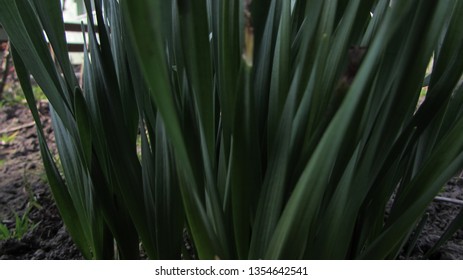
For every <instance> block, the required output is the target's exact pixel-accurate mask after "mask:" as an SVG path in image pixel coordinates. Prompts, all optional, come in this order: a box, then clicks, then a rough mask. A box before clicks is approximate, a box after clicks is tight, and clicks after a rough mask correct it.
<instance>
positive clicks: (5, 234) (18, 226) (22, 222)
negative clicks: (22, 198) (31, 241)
mask: <svg viewBox="0 0 463 280" xmlns="http://www.w3.org/2000/svg"><path fill="white" fill-rule="evenodd" d="M31 210H32V207H28V208H27V209H26V211H25V212H24V214H23V215H22V216H20V215H18V213H14V220H15V223H14V225H15V226H14V229H13V230H10V229H9V228H8V227H7V226H6V225H5V224H3V223H0V240H6V239H21V238H23V236H24V235H25V234H26V233H27V232H29V231H32V230H34V229H35V228H36V227H37V226H38V225H39V224H40V222H39V223H31V221H30V220H29V213H30V211H31Z"/></svg>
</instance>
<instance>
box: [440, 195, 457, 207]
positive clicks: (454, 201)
mask: <svg viewBox="0 0 463 280" xmlns="http://www.w3.org/2000/svg"><path fill="white" fill-rule="evenodd" d="M434 200H435V201H442V202H449V203H453V204H458V205H461V206H463V200H459V199H454V198H448V197H442V196H436V197H435V198H434Z"/></svg>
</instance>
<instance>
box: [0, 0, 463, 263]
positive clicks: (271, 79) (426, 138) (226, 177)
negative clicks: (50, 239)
mask: <svg viewBox="0 0 463 280" xmlns="http://www.w3.org/2000/svg"><path fill="white" fill-rule="evenodd" d="M36 2H37V3H36ZM86 4H87V7H91V6H93V7H94V8H95V15H96V18H95V19H93V18H92V17H90V18H89V26H90V28H89V40H88V43H89V46H88V50H86V53H85V77H84V85H83V87H82V89H81V88H80V86H79V85H78V84H77V79H75V77H74V75H73V73H72V71H70V69H69V68H70V66H69V65H70V63H69V61H68V59H67V53H66V50H65V36H64V29H63V28H62V18H61V16H60V14H59V2H58V1H47V2H46V3H40V4H39V3H38V1H26V0H16V1H0V5H1V6H2V11H1V12H0V21H1V22H2V25H3V26H4V27H5V29H6V30H7V31H8V32H9V33H10V39H11V42H12V44H13V46H14V49H15V60H16V63H17V65H18V66H17V67H18V70H19V71H18V74H19V75H20V77H21V81H22V85H23V87H24V88H25V92H26V93H27V95H28V102H29V105H30V106H31V109H32V111H33V112H35V113H34V115H36V114H37V112H36V111H35V110H34V101H33V99H32V95H31V93H30V91H28V90H27V88H28V76H27V75H28V74H27V71H26V70H25V69H28V70H29V71H30V73H31V74H32V75H33V76H34V77H35V79H36V81H37V82H38V84H39V85H40V86H41V87H42V88H43V89H44V91H45V93H46V94H47V96H48V98H49V100H50V104H51V105H52V107H53V109H54V110H53V120H54V129H55V134H56V135H57V137H56V138H57V144H58V150H59V155H60V160H61V163H62V167H63V170H64V174H60V173H59V171H58V168H57V167H56V164H55V162H54V161H53V157H52V155H51V153H50V152H49V150H48V148H47V146H46V143H45V142H43V140H41V148H42V154H43V157H44V162H45V165H46V167H47V174H48V176H49V177H50V178H51V179H50V182H51V185H52V190H53V193H54V195H55V198H56V200H57V203H58V206H59V208H60V211H61V213H62V216H63V219H64V220H65V223H66V224H67V225H68V228H69V231H70V233H71V235H72V236H73V238H74V240H75V241H76V243H77V244H78V246H79V248H81V250H82V251H83V253H84V256H85V257H87V258H112V257H114V251H113V240H115V242H116V244H117V247H118V252H117V254H118V257H120V258H136V257H137V256H138V254H139V251H138V250H139V249H138V243H139V241H141V242H142V244H143V247H144V249H145V251H146V252H147V253H148V255H149V257H151V258H170V259H172V258H179V257H180V254H181V246H182V233H183V229H184V228H186V229H187V231H188V233H189V235H190V236H191V238H192V241H193V244H194V247H195V249H196V251H197V253H198V256H199V258H203V259H212V258H221V259H229V258H230V259H234V258H239V259H247V258H251V259H257V258H268V259H274V258H275V259H281V258H290V259H297V258H315V259H320V258H322V259H324V258H326V259H343V258H369V259H382V258H396V257H397V256H398V255H399V254H400V252H401V250H402V248H403V246H404V244H405V242H407V240H408V237H409V236H410V234H411V232H412V231H413V230H414V226H415V225H416V224H417V223H419V221H420V220H421V216H422V215H423V213H424V211H425V208H426V206H427V205H428V204H429V202H430V201H431V200H432V198H433V197H434V196H435V195H436V194H437V193H438V192H439V189H440V188H441V186H442V185H443V184H444V183H445V182H446V180H447V179H449V178H450V177H451V176H452V175H453V174H455V173H456V171H457V170H458V169H459V168H461V166H463V154H462V151H463V136H461V133H460V131H461V129H462V128H463V127H462V126H463V118H461V108H462V107H461V105H462V101H463V97H462V94H463V88H462V86H461V85H459V80H460V78H461V76H462V72H463V59H462V58H461V56H462V55H463V54H462V52H461V51H460V50H461V49H463V48H462V47H463V46H462V45H463V34H461V32H459V31H458V30H459V26H461V15H462V14H463V2H462V1H459V0H451V1H395V2H394V4H393V5H391V4H390V1H386V0H379V1H374V0H351V1H337V0H329V1H312V0H309V1H299V0H296V1H285V0H254V1H252V2H249V1H240V0H231V1H225V0H222V1H212V0H198V1H184V0H177V1H161V0H151V1H142V0H139V1H125V0H121V1H115V0H96V1H90V0H88V1H86ZM92 4H93V5H92ZM38 5H40V6H38ZM88 12H91V10H90V9H88ZM370 13H372V14H373V16H371V15H370ZM45 15H49V16H45ZM57 22H58V23H59V24H57ZM42 28H43V29H44V30H45V32H46V34H47V37H48V38H49V42H50V44H51V46H52V47H53V51H54V52H55V53H56V56H55V57H56V60H57V62H58V63H57V64H54V63H53V61H52V59H51V56H50V54H49V52H48V51H47V49H46V41H45V39H44V37H43V36H42V32H41V30H42ZM433 56H434V61H435V63H434V67H433V71H432V75H431V78H430V82H429V91H428V94H427V96H426V99H425V100H424V103H423V104H422V105H421V106H420V107H419V108H418V109H416V108H417V103H418V99H419V94H420V89H421V86H422V84H423V80H424V76H425V71H426V68H427V66H428V63H429V61H430V59H431V57H433ZM61 73H62V74H63V75H61ZM36 121H37V125H38V129H39V131H40V130H41V128H40V123H39V119H38V118H37V117H36ZM39 135H40V133H39ZM137 139H140V141H137ZM137 147H138V148H139V150H140V155H138V154H137ZM63 175H64V178H65V179H63V178H62V176H63ZM391 197H393V199H391ZM460 216H461V215H460ZM76 221H78V222H76ZM459 224H461V218H459V219H458V220H456V221H455V223H454V225H453V226H452V228H451V229H450V230H455V229H456V228H457V227H458V225H459ZM449 234H450V232H448V233H446V237H448V236H449Z"/></svg>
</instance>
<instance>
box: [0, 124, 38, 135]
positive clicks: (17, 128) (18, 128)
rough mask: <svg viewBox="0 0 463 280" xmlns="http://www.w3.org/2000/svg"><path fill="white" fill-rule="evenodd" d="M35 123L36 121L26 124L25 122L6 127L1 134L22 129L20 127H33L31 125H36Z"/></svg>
mask: <svg viewBox="0 0 463 280" xmlns="http://www.w3.org/2000/svg"><path fill="white" fill-rule="evenodd" d="M34 125H35V122H30V123H26V124H23V125H18V126H15V127H11V128H6V129H4V130H2V131H0V134H5V133H10V132H13V131H16V130H20V129H23V128H28V127H31V126H34Z"/></svg>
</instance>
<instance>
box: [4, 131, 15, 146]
mask: <svg viewBox="0 0 463 280" xmlns="http://www.w3.org/2000/svg"><path fill="white" fill-rule="evenodd" d="M17 135H18V132H17V131H16V132H14V133H11V134H9V135H8V134H7V133H5V134H2V135H1V136H0V145H7V144H10V143H12V142H13V141H14V139H16V136H17Z"/></svg>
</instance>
